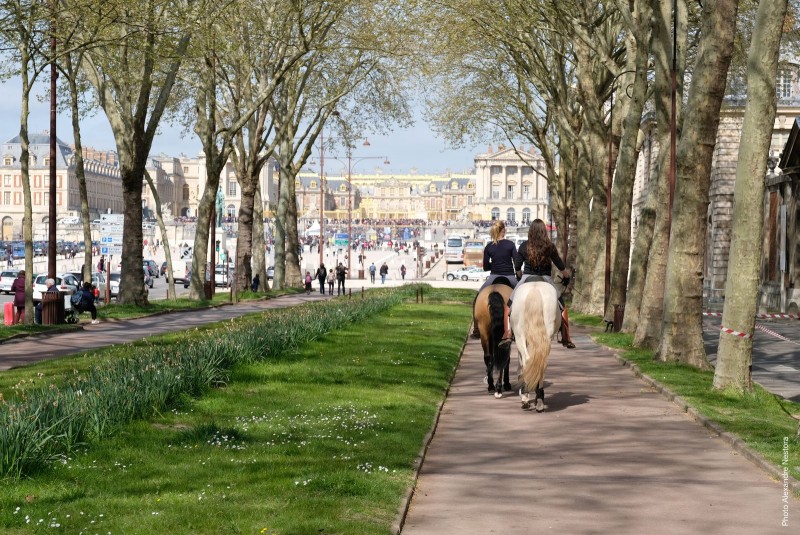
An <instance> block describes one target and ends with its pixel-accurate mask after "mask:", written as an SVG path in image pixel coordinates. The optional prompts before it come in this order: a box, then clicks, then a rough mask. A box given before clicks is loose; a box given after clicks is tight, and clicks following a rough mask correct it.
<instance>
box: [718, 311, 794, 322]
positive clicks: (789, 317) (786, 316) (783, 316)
mask: <svg viewBox="0 0 800 535" xmlns="http://www.w3.org/2000/svg"><path fill="white" fill-rule="evenodd" d="M703 316H717V317H722V312H703ZM756 317H757V318H778V319H784V320H800V316H798V315H795V314H756Z"/></svg>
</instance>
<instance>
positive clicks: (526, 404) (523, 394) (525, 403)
mask: <svg viewBox="0 0 800 535" xmlns="http://www.w3.org/2000/svg"><path fill="white" fill-rule="evenodd" d="M519 399H520V401H521V402H522V410H524V411H526V410H528V409H530V408H531V398H530V396H529V395H528V392H527V391H526V390H525V383H522V384H521V385H520V387H519Z"/></svg>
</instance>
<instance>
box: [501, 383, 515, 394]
mask: <svg viewBox="0 0 800 535" xmlns="http://www.w3.org/2000/svg"><path fill="white" fill-rule="evenodd" d="M503 390H505V391H506V392H511V391H512V390H514V389H513V388H511V385H510V384H508V383H506V384H504V385H503Z"/></svg>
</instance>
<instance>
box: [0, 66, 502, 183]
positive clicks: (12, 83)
mask: <svg viewBox="0 0 800 535" xmlns="http://www.w3.org/2000/svg"><path fill="white" fill-rule="evenodd" d="M20 94H21V90H20V82H19V80H16V79H11V80H9V81H6V82H4V83H1V84H0V125H2V133H0V142H2V141H7V140H9V139H12V138H13V137H15V136H17V135H18V134H19V123H20V109H21V105H20V98H21V97H20ZM42 94H44V91H40V92H39V95H42ZM30 108H31V114H30V117H29V119H28V130H29V132H31V133H41V132H45V131H47V130H48V129H49V125H50V115H49V113H50V112H49V110H50V108H49V103H48V102H39V101H38V100H36V99H31V104H30ZM418 116H419V114H418ZM71 124H72V123H71V118H70V116H69V115H63V114H60V115H59V117H58V126H57V136H58V138H59V139H61V140H62V141H64V142H65V143H68V144H72V142H73V137H72V126H71ZM181 130H182V129H181V128H180V127H170V126H168V125H165V126H162V128H161V131H160V132H159V135H158V136H157V137H156V139H155V141H154V143H153V148H152V151H151V154H152V155H156V154H161V153H165V154H167V155H170V156H180V155H181V154H185V155H187V156H190V157H194V156H196V155H197V154H198V153H199V152H200V150H201V145H200V141H199V140H198V139H197V137H196V136H195V135H194V134H193V133H187V134H184V133H183V132H182V131H181ZM81 131H82V136H83V145H84V146H86V147H92V148H94V149H98V150H116V145H115V144H114V136H113V135H112V133H111V128H110V127H109V125H108V121H107V119H106V118H105V115H104V114H103V113H102V111H100V110H98V112H97V113H96V114H95V115H94V116H93V117H90V118H86V119H84V120H82V122H81ZM367 137H368V139H369V142H370V146H369V147H363V146H361V144H360V143H359V145H358V147H357V148H356V150H354V151H353V158H354V159H357V158H360V157H373V156H375V157H386V158H388V159H389V162H390V164H389V165H381V160H380V159H376V160H375V161H371V160H363V161H361V162H359V163H358V164H357V165H356V166H355V168H354V170H353V172H354V174H359V173H370V172H371V171H372V170H373V169H374V168H375V167H376V166H380V167H381V169H382V171H383V173H384V174H387V175H391V174H407V173H410V172H416V173H418V174H446V173H448V172H452V173H470V172H472V169H473V168H474V157H475V155H476V154H477V153H482V152H485V151H486V147H483V146H482V147H467V148H461V149H451V148H449V147H448V146H447V144H446V143H445V141H444V140H442V139H439V138H437V137H436V136H435V135H434V133H433V132H432V131H431V129H430V128H429V127H428V125H427V124H425V122H424V121H423V120H422V119H421V118H419V119H418V120H417V122H416V123H415V125H414V126H412V127H410V128H404V129H395V130H394V131H393V132H391V133H388V134H386V135H375V134H369V135H368V136H367ZM329 165H330V166H331V167H329ZM336 165H337V164H335V163H333V162H329V163H326V169H328V172H329V173H331V174H335V173H336V174H338V172H339V171H340V170H339V169H337V168H336V167H335V166H336ZM312 169H313V167H312Z"/></svg>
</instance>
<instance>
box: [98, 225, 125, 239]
mask: <svg viewBox="0 0 800 535" xmlns="http://www.w3.org/2000/svg"><path fill="white" fill-rule="evenodd" d="M100 234H102V235H104V236H110V235H113V234H119V235H120V236H122V225H100Z"/></svg>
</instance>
